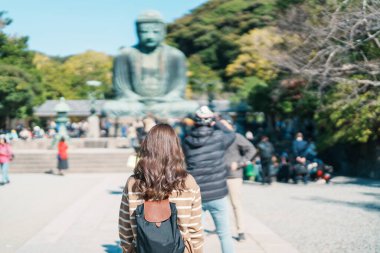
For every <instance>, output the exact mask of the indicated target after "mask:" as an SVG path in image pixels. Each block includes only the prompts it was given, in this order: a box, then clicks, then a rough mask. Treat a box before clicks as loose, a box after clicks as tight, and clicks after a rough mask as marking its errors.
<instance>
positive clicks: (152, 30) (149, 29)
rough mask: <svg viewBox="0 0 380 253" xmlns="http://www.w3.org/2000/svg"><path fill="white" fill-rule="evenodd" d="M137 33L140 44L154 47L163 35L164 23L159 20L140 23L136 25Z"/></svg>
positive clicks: (161, 39) (162, 38) (159, 42)
mask: <svg viewBox="0 0 380 253" xmlns="http://www.w3.org/2000/svg"><path fill="white" fill-rule="evenodd" d="M137 35H138V38H139V42H140V44H141V45H142V46H144V47H147V48H156V47H157V46H159V45H160V44H161V42H162V41H163V40H164V37H165V25H164V24H162V23H159V22H157V23H156V22H155V23H153V22H152V23H140V24H138V25H137Z"/></svg>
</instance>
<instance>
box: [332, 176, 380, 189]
mask: <svg viewBox="0 0 380 253" xmlns="http://www.w3.org/2000/svg"><path fill="white" fill-rule="evenodd" d="M333 183H334V184H336V185H341V184H354V185H361V186H367V187H377V188H380V181H379V180H371V179H366V178H346V179H344V180H339V179H336V178H334V179H333Z"/></svg>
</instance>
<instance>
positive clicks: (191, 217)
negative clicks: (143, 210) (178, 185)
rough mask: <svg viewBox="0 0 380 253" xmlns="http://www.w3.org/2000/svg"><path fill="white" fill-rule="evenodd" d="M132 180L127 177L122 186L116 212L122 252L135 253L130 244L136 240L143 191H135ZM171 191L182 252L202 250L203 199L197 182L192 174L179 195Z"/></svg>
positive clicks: (199, 252) (132, 178)
mask: <svg viewBox="0 0 380 253" xmlns="http://www.w3.org/2000/svg"><path fill="white" fill-rule="evenodd" d="M134 189H135V179H134V177H133V176H131V177H129V179H128V181H127V184H126V186H125V188H124V192H123V196H122V200H121V205H120V214H119V235H120V245H121V247H122V249H123V253H131V252H135V251H134V247H133V244H132V241H133V240H136V220H135V219H136V217H135V215H136V213H135V210H136V208H137V206H138V205H140V204H142V203H143V202H144V200H143V199H142V193H141V192H136V190H134ZM177 193H178V192H176V191H173V192H172V194H171V195H170V197H169V201H170V202H172V203H175V204H176V207H177V212H178V226H179V229H180V231H181V234H182V237H183V238H184V241H185V246H186V249H185V253H202V252H203V231H202V224H201V220H202V217H201V216H202V200H201V193H200V189H199V186H198V184H197V183H196V182H195V180H194V178H193V177H192V176H191V175H188V176H187V178H186V189H185V190H184V191H183V192H182V193H181V194H180V195H179V194H177Z"/></svg>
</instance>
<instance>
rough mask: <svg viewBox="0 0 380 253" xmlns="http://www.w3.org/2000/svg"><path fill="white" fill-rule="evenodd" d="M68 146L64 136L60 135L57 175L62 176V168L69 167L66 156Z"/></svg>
mask: <svg viewBox="0 0 380 253" xmlns="http://www.w3.org/2000/svg"><path fill="white" fill-rule="evenodd" d="M67 149H68V146H67V144H66V142H65V138H64V137H62V138H61V140H60V141H59V143H58V156H57V157H58V165H57V169H58V175H61V176H63V175H64V174H63V170H67V169H68V168H69V163H68V156H67Z"/></svg>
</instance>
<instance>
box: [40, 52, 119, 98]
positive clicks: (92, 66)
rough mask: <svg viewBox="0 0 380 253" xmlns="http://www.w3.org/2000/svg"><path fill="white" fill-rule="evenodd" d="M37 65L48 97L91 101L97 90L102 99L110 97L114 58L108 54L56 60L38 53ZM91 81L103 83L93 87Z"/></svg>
mask: <svg viewBox="0 0 380 253" xmlns="http://www.w3.org/2000/svg"><path fill="white" fill-rule="evenodd" d="M34 64H35V65H36V67H37V69H38V70H39V71H40V72H41V74H42V77H43V83H44V84H45V87H46V90H45V91H46V96H47V97H48V98H50V99H57V98H59V97H61V96H64V97H65V98H67V99H80V98H82V99H83V98H85V99H86V98H88V94H89V92H90V91H93V90H95V91H96V92H97V96H98V98H101V97H103V94H105V96H106V97H108V96H110V93H111V89H112V88H111V68H112V58H111V57H110V56H108V55H106V54H103V53H99V52H95V51H87V52H85V53H82V54H78V55H74V56H71V57H68V58H65V59H54V58H51V57H48V56H45V55H42V54H36V56H35V57H34ZM90 80H97V81H99V82H101V83H102V84H101V86H100V87H96V88H93V87H89V86H88V85H87V84H86V83H87V81H90Z"/></svg>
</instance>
